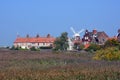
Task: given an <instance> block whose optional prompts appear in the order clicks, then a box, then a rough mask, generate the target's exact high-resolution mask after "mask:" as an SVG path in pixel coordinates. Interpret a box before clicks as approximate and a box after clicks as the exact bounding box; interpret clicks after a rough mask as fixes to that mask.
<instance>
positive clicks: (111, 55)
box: [93, 47, 120, 61]
mask: <svg viewBox="0 0 120 80" xmlns="http://www.w3.org/2000/svg"><path fill="white" fill-rule="evenodd" d="M93 58H94V59H95V60H110V61H112V60H120V50H119V49H118V48H116V47H108V48H105V49H101V50H98V51H96V54H95V55H94V57H93Z"/></svg>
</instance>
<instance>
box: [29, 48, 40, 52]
mask: <svg viewBox="0 0 120 80" xmlns="http://www.w3.org/2000/svg"><path fill="white" fill-rule="evenodd" d="M30 50H31V51H40V48H35V47H31V48H30Z"/></svg>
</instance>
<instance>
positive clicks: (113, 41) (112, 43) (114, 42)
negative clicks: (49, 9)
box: [104, 39, 120, 47]
mask: <svg viewBox="0 0 120 80" xmlns="http://www.w3.org/2000/svg"><path fill="white" fill-rule="evenodd" d="M119 45H120V44H119V42H118V40H116V39H110V40H107V41H106V42H105V45H104V46H105V47H114V46H119Z"/></svg>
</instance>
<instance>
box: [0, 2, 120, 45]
mask: <svg viewBox="0 0 120 80" xmlns="http://www.w3.org/2000/svg"><path fill="white" fill-rule="evenodd" d="M119 4H120V0H0V45H2V46H3V45H4V46H8V45H12V44H13V42H14V40H15V38H16V36H17V33H19V35H20V36H25V35H26V34H29V35H31V36H35V35H36V34H40V36H45V35H47V34H48V33H50V34H51V35H53V36H55V37H56V36H59V35H60V34H61V33H62V32H64V31H67V32H68V33H69V36H72V35H73V33H72V32H71V30H70V27H74V28H75V30H77V31H79V30H80V29H88V30H89V31H91V30H93V29H97V30H99V31H105V32H106V33H107V34H108V35H109V36H114V35H116V34H117V30H118V29H119V28H120V5H119Z"/></svg>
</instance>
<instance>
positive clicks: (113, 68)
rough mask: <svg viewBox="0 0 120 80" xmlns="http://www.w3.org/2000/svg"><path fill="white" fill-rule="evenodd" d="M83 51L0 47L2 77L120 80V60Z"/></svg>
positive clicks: (16, 79) (5, 79) (9, 79)
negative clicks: (26, 49)
mask: <svg viewBox="0 0 120 80" xmlns="http://www.w3.org/2000/svg"><path fill="white" fill-rule="evenodd" d="M92 57H93V54H91V53H80V52H66V53H62V52H61V53H58V54H55V53H53V52H39V51H10V50H0V80H119V79H120V61H102V60H101V61H96V60H92Z"/></svg>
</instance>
